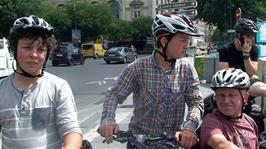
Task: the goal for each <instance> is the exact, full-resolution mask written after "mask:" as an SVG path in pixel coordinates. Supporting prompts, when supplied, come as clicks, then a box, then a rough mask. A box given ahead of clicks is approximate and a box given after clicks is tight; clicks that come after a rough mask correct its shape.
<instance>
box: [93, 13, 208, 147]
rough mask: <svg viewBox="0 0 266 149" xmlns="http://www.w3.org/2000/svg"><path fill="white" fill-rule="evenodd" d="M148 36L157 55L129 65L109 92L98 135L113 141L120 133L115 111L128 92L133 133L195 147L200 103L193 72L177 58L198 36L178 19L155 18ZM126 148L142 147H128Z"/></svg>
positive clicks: (185, 21) (191, 26) (186, 22)
mask: <svg viewBox="0 0 266 149" xmlns="http://www.w3.org/2000/svg"><path fill="white" fill-rule="evenodd" d="M152 32H153V35H154V37H155V39H156V43H157V47H158V50H155V51H154V52H153V53H152V55H150V56H147V57H144V58H139V59H137V60H136V61H134V62H133V63H131V64H129V65H128V66H127V67H126V68H125V69H124V70H123V71H122V73H121V74H120V76H119V77H118V79H117V81H116V82H115V84H114V86H113V87H112V88H111V89H110V90H108V92H107V95H106V99H105V101H104V104H103V112H102V118H101V124H100V127H99V129H98V130H99V133H100V134H101V135H102V136H103V137H105V139H106V140H107V141H108V142H112V139H113V134H115V133H117V131H118V129H119V126H118V124H117V123H116V121H115V111H116V107H117V105H118V104H122V103H123V102H124V101H125V100H126V99H127V97H128V96H129V95H130V94H131V93H133V106H134V111H133V117H132V118H131V120H130V123H129V130H130V131H131V132H132V133H133V134H134V133H135V134H145V135H150V136H151V137H156V136H161V135H162V133H163V132H166V133H167V134H168V137H176V140H177V141H180V143H181V146H182V147H184V148H191V147H192V146H193V145H194V144H195V143H197V142H198V137H197V136H196V134H195V132H196V129H197V127H198V126H199V125H200V121H201V118H202V115H203V100H202V97H201V96H200V93H199V88H198V86H199V78H198V75H197V72H196V70H195V68H194V67H193V66H192V65H191V64H190V63H188V62H187V61H185V60H183V59H181V58H183V57H184V56H185V54H186V50H187V49H188V46H189V40H190V36H199V32H198V30H197V28H196V27H195V26H194V24H193V22H192V21H191V20H190V19H189V18H188V17H187V16H185V15H181V14H177V15H175V14H167V15H161V14H158V15H156V17H155V19H154V22H153V26H152ZM185 105H187V106H188V115H187V117H185V116H184V113H185ZM127 148H128V149H131V148H140V149H141V148H144V147H143V146H142V145H141V144H138V143H134V142H128V147H127ZM157 148H160V147H157Z"/></svg>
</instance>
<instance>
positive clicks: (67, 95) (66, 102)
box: [0, 72, 81, 149]
mask: <svg viewBox="0 0 266 149" xmlns="http://www.w3.org/2000/svg"><path fill="white" fill-rule="evenodd" d="M0 120H1V121H0V124H1V126H2V148H16V149H18V148H19V149H24V148H25V149H26V148H27V149H30V148H49V149H58V148H62V140H63V139H64V136H65V135H66V134H68V133H70V132H77V133H80V134H81V129H80V126H79V124H78V120H77V109H76V105H75V101H74V97H73V94H72V90H71V88H70V86H69V84H68V83H67V82H66V81H65V80H63V79H61V78H59V77H57V76H54V75H52V74H50V73H48V72H45V73H44V76H43V77H42V78H40V80H39V81H38V83H37V84H36V85H34V86H33V87H32V88H31V89H28V90H23V89H20V88H19V87H18V86H17V85H16V83H15V80H14V74H11V75H10V76H9V77H7V78H4V79H2V80H0Z"/></svg>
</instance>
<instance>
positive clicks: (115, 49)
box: [108, 47, 122, 52]
mask: <svg viewBox="0 0 266 149" xmlns="http://www.w3.org/2000/svg"><path fill="white" fill-rule="evenodd" d="M121 50H122V47H118V48H117V47H116V48H110V49H109V50H108V51H109V52H116V51H119V52H120V51H121Z"/></svg>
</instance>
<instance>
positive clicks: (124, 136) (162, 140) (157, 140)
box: [104, 130, 180, 148]
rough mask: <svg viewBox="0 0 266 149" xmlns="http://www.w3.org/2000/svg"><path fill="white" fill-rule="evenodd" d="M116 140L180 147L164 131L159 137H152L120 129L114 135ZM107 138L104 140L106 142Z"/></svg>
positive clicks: (146, 144)
mask: <svg viewBox="0 0 266 149" xmlns="http://www.w3.org/2000/svg"><path fill="white" fill-rule="evenodd" d="M113 138H114V140H115V141H117V142H120V143H125V142H132V143H140V144H142V145H145V146H149V145H151V144H152V143H154V144H162V145H165V146H168V147H169V148H179V146H180V144H179V143H178V142H177V141H176V140H175V138H169V137H167V133H163V134H162V135H161V136H158V137H150V136H149V135H144V134H133V133H132V132H130V131H123V130H119V131H118V132H117V134H114V135H113ZM105 141H106V140H104V142H105Z"/></svg>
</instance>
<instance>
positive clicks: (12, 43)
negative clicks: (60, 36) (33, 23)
mask: <svg viewBox="0 0 266 149" xmlns="http://www.w3.org/2000/svg"><path fill="white" fill-rule="evenodd" d="M25 37H26V38H30V39H37V38H38V37H42V39H43V44H45V45H46V46H47V56H46V61H47V60H48V58H49V56H50V53H51V51H52V50H53V48H54V46H55V45H54V40H55V38H54V36H51V35H49V34H47V31H46V30H42V29H36V28H27V29H24V28H19V29H17V30H15V31H14V30H11V31H10V34H9V47H10V50H11V52H13V54H14V59H17V45H18V41H19V40H20V39H21V38H25Z"/></svg>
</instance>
